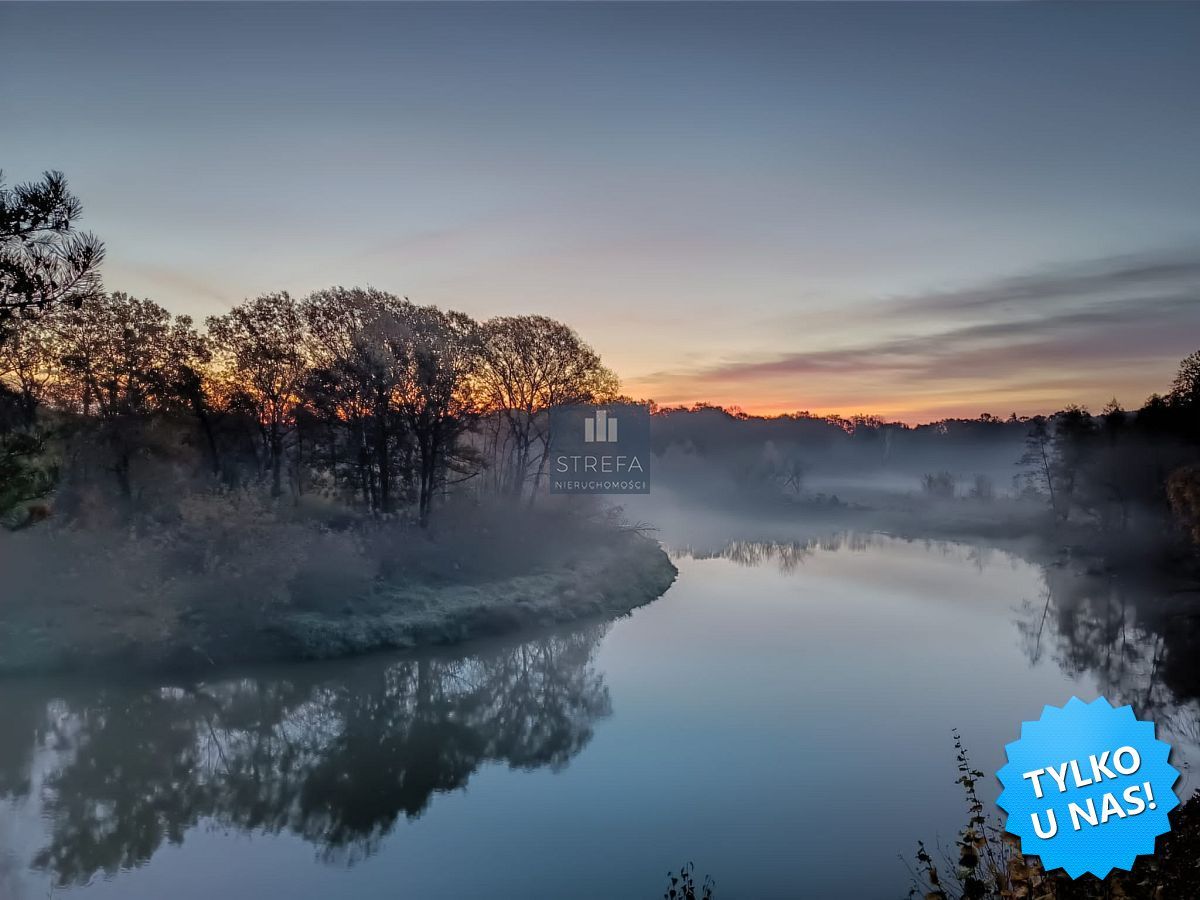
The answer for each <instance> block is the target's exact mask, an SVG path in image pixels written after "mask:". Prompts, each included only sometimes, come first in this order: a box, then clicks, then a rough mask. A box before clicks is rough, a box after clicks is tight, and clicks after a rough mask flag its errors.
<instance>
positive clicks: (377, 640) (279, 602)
mask: <svg viewBox="0 0 1200 900" xmlns="http://www.w3.org/2000/svg"><path fill="white" fill-rule="evenodd" d="M338 515H340V514H339V513H337V511H336V510H331V509H323V508H321V507H320V506H319V504H318V505H313V504H310V505H308V506H304V507H296V506H293V505H290V504H270V503H265V502H263V501H262V500H261V499H260V498H258V497H257V496H255V495H252V494H229V493H222V494H212V495H204V496H197V497H192V498H189V499H188V500H187V501H186V502H184V503H182V504H181V505H180V512H179V515H178V516H176V517H174V518H173V519H172V520H171V521H159V520H155V521H147V522H142V523H139V524H137V525H133V526H127V527H124V528H121V529H117V528H109V529H97V528H94V527H93V528H90V529H88V530H82V529H78V528H68V527H61V528H60V527H51V526H39V527H37V528H32V529H28V530H25V531H21V532H16V533H7V532H4V533H0V673H3V674H12V673H24V672H47V671H60V670H70V669H74V670H79V669H92V668H99V667H102V666H108V667H119V668H131V667H132V668H162V669H178V668H208V667H212V666H214V665H224V664H229V663H237V662H252V661H260V660H281V659H317V658H331V657H336V656H345V655H350V654H355V653H364V652H369V651H373V650H381V649H388V648H405V647H414V646H419V645H427V644H446V643H451V642H455V641H461V640H466V639H469V638H473V637H481V636H486V635H493V634H500V633H505V632H509V631H514V630H516V629H519V628H523V627H527V626H540V625H547V624H553V623H559V622H566V621H573V620H578V619H585V618H590V617H596V616H613V615H620V614H624V613H627V612H629V611H630V610H631V609H633V608H635V607H637V606H641V605H643V604H645V603H648V602H650V601H651V600H654V599H655V598H656V597H658V596H659V595H661V594H662V593H663V592H664V591H665V590H666V589H667V588H668V587H669V586H670V584H671V582H672V581H673V580H674V577H675V568H674V566H673V565H672V564H671V562H670V560H669V559H668V558H667V555H666V554H665V553H664V552H663V551H662V549H661V548H660V547H659V546H658V543H657V542H656V541H654V540H652V539H650V538H649V537H646V536H645V535H644V534H642V533H640V532H639V531H638V530H636V529H629V528H627V527H625V526H624V525H622V524H621V523H620V522H619V521H618V520H616V519H613V518H611V517H608V516H604V515H600V514H598V513H597V512H596V511H595V510H591V511H581V510H579V509H572V508H566V507H549V506H548V507H547V508H544V509H536V510H529V509H521V510H519V511H514V510H512V509H502V508H499V507H479V506H470V507H467V506H464V507H463V508H461V509H457V510H449V511H447V513H446V514H445V515H444V516H442V517H441V518H442V521H441V523H440V524H439V525H438V526H437V527H436V528H428V529H422V528H417V527H415V526H413V525H411V524H406V523H402V522H397V521H376V520H351V521H345V520H342V519H340V518H339V517H338Z"/></svg>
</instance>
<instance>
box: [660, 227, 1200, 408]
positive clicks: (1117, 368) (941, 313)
mask: <svg viewBox="0 0 1200 900" xmlns="http://www.w3.org/2000/svg"><path fill="white" fill-rule="evenodd" d="M850 315H853V314H850ZM860 327H861V328H862V330H863V331H867V330H868V329H869V331H870V333H872V335H873V337H871V338H870V339H866V340H863V341H860V342H855V341H853V340H852V339H851V340H848V341H846V340H843V342H842V343H840V345H838V346H833V347H829V346H826V347H812V348H804V349H798V350H793V351H790V352H786V353H778V354H760V355H757V356H744V357H740V358H733V359H729V360H725V361H721V362H718V363H715V364H711V365H707V366H701V367H697V368H695V369H693V370H691V371H687V372H684V371H675V372H659V373H656V374H654V375H649V376H646V377H644V378H642V379H638V380H637V382H638V383H639V384H641V385H644V386H646V387H647V388H649V389H653V388H654V387H655V386H658V385H661V386H662V388H663V390H662V391H661V393H662V394H663V395H664V396H665V395H668V394H669V395H672V396H677V397H678V396H682V395H687V394H692V395H693V396H694V397H695V398H696V399H701V398H706V397H707V398H714V399H715V398H716V397H722V398H729V397H731V396H735V397H741V398H742V399H741V400H739V401H737V402H740V403H741V404H742V405H744V406H746V407H748V408H754V407H755V405H756V401H757V400H758V398H761V397H764V396H771V397H774V398H779V397H780V396H788V397H791V398H794V399H793V400H792V401H791V403H790V404H785V405H791V406H792V408H799V407H805V406H811V407H813V408H821V407H823V406H825V405H826V403H825V400H826V398H830V397H837V398H843V399H844V398H846V397H854V398H859V400H860V401H861V402H860V403H859V404H858V405H861V406H867V405H870V404H871V403H872V402H877V403H878V405H879V406H881V407H882V406H884V405H886V406H889V407H892V408H896V407H897V405H899V406H903V405H904V401H903V400H898V399H897V397H898V396H899V397H903V396H904V395H906V394H907V395H909V396H910V397H913V398H916V397H917V396H918V395H919V396H920V397H922V398H923V400H921V401H920V402H921V403H924V404H932V403H934V402H935V401H936V398H937V396H938V395H939V394H941V395H942V396H945V397H950V396H956V397H960V396H962V395H963V394H964V392H971V393H974V394H977V395H978V396H980V397H981V398H982V397H984V396H996V395H997V394H1000V395H1003V394H1004V393H1005V391H1011V393H1012V401H1013V403H1014V405H1017V406H1021V405H1022V404H1024V405H1028V404H1029V403H1034V402H1041V403H1044V402H1046V398H1047V396H1050V395H1052V396H1053V397H1057V398H1063V399H1065V400H1071V401H1078V402H1089V401H1092V402H1094V401H1095V398H1094V397H1093V396H1092V395H1093V394H1095V395H1096V396H1100V395H1103V396H1104V397H1105V398H1107V397H1108V396H1109V395H1111V394H1112V393H1113V392H1114V391H1116V392H1122V393H1125V394H1126V395H1127V396H1130V397H1131V399H1133V400H1140V399H1142V397H1141V396H1137V394H1138V393H1142V394H1143V395H1144V392H1148V390H1149V389H1154V388H1155V387H1157V388H1161V387H1163V386H1165V384H1162V383H1160V382H1163V381H1164V379H1165V378H1166V377H1167V374H1168V373H1169V371H1170V370H1171V369H1172V368H1173V366H1174V364H1175V362H1176V361H1177V360H1178V358H1179V356H1180V355H1182V354H1183V353H1186V352H1190V351H1191V350H1194V349H1196V348H1195V346H1193V345H1194V344H1195V343H1197V339H1198V337H1200V249H1198V250H1195V251H1188V252H1177V253H1173V254H1170V255H1165V254H1164V255H1160V256H1156V257H1135V256H1122V257H1113V258H1109V259H1103V260H1094V261H1090V262H1086V263H1078V264H1071V265H1064V266H1060V267H1056V268H1055V269H1053V270H1047V271H1044V272H1040V273H1033V274H1024V275H1020V276H1015V277H1012V278H1005V279H1000V280H997V281H994V282H991V283H984V284H979V285H975V286H971V287H968V288H965V289H962V290H956V291H946V292H930V293H926V294H921V295H912V296H905V297H897V298H890V299H888V300H886V301H881V302H879V303H877V304H875V305H873V306H872V307H871V311H870V313H869V314H859V315H858V316H855V317H854V321H851V322H848V323H847V328H848V330H849V332H848V333H850V334H852V333H853V331H854V330H858V329H859V328H860ZM845 333H846V332H844V334H845ZM809 340H811V338H809ZM726 402H728V399H726ZM916 402H917V401H915V399H914V403H916ZM777 403H778V400H775V401H772V403H771V404H770V405H777Z"/></svg>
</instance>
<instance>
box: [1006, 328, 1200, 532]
mask: <svg viewBox="0 0 1200 900" xmlns="http://www.w3.org/2000/svg"><path fill="white" fill-rule="evenodd" d="M1198 463H1200V352H1197V353H1193V354H1192V355H1191V356H1189V357H1187V358H1186V359H1184V360H1183V361H1182V363H1181V364H1180V367H1179V371H1178V374H1177V375H1176V377H1175V380H1174V383H1173V384H1172V386H1171V388H1170V390H1169V391H1168V392H1167V393H1166V394H1154V395H1153V396H1151V397H1150V398H1149V399H1148V400H1147V401H1146V402H1145V404H1143V405H1142V407H1141V408H1140V409H1137V410H1132V411H1129V410H1125V409H1123V408H1122V407H1121V405H1120V404H1119V403H1118V402H1117V401H1116V400H1115V399H1114V400H1112V401H1111V402H1110V403H1109V404H1108V405H1107V406H1106V407H1105V408H1104V409H1103V410H1102V411H1101V412H1100V413H1099V414H1092V413H1091V412H1089V411H1088V410H1087V409H1085V408H1083V407H1079V406H1072V407H1069V408H1067V409H1065V410H1062V411H1060V412H1057V413H1055V414H1054V415H1053V416H1048V417H1041V416H1039V417H1037V418H1036V419H1033V420H1032V421H1031V423H1030V429H1029V435H1028V437H1027V439H1026V449H1025V452H1024V454H1023V455H1022V457H1021V459H1020V465H1021V467H1022V473H1023V476H1024V479H1025V483H1026V484H1027V486H1028V487H1029V489H1031V490H1033V491H1036V492H1037V493H1038V494H1040V495H1042V496H1044V497H1045V499H1046V501H1047V504H1048V506H1049V509H1050V511H1051V512H1052V514H1053V515H1054V517H1055V518H1056V519H1058V520H1060V521H1061V522H1064V523H1066V522H1069V521H1082V522H1086V523H1091V524H1096V525H1098V526H1100V527H1102V528H1104V529H1105V530H1111V531H1124V530H1125V529H1126V528H1128V527H1129V525H1130V522H1131V519H1132V518H1133V517H1134V515H1135V514H1136V513H1137V512H1139V511H1149V512H1150V513H1152V514H1154V515H1158V516H1160V517H1163V518H1166V516H1167V514H1168V512H1170V513H1173V515H1174V517H1175V519H1176V520H1177V521H1179V522H1180V523H1182V524H1183V525H1184V526H1185V527H1186V528H1188V529H1189V530H1190V531H1191V533H1192V536H1193V538H1195V539H1196V540H1197V542H1198V543H1200V465H1198Z"/></svg>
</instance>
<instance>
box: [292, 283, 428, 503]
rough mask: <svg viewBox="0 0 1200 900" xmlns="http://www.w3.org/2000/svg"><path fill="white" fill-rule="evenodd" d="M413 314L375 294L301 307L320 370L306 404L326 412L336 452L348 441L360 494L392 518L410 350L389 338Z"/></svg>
mask: <svg viewBox="0 0 1200 900" xmlns="http://www.w3.org/2000/svg"><path fill="white" fill-rule="evenodd" d="M411 309H412V304H410V303H408V301H406V300H402V299H400V298H399V297H396V296H395V295H393V294H388V293H384V292H383V291H377V290H374V289H372V288H365V289H364V288H342V287H337V288H331V289H329V290H324V291H318V292H316V293H314V294H312V295H311V296H310V297H308V298H307V299H306V300H305V301H304V302H303V303H302V304H301V312H302V314H303V316H304V320H305V324H306V327H307V335H308V342H309V348H310V350H309V354H310V356H311V358H312V361H313V365H314V369H313V374H312V377H311V378H310V380H309V382H308V384H307V385H306V397H307V399H308V400H309V401H310V404H311V405H312V407H313V408H314V410H316V409H318V408H319V409H320V410H322V411H323V415H322V416H321V418H322V419H323V420H324V422H325V424H326V426H327V427H328V429H329V431H330V432H331V439H332V440H333V441H334V442H335V446H334V448H333V449H334V450H335V451H336V440H337V432H338V431H344V432H345V433H346V436H347V439H348V440H347V445H348V446H347V451H348V452H347V455H348V456H349V457H350V459H351V460H352V463H351V466H352V469H353V472H354V475H355V480H356V482H357V485H356V487H357V488H358V489H359V490H360V491H361V493H362V495H363V499H364V500H365V501H367V502H368V503H369V504H370V506H371V507H372V508H373V509H375V510H378V511H380V512H384V513H386V512H390V511H391V510H392V506H393V499H392V493H393V491H392V488H393V481H394V476H393V468H394V467H393V456H394V454H395V452H396V449H397V447H398V446H399V445H400V444H401V439H402V435H401V434H400V431H401V427H402V426H401V421H400V414H399V410H398V407H397V389H398V387H399V382H400V380H401V379H402V377H403V365H404V363H403V360H404V350H403V348H398V347H397V345H396V342H395V341H393V340H390V339H389V335H391V334H393V333H394V332H395V331H396V325H395V323H397V322H400V321H403V320H404V319H405V318H406V317H407V316H408V315H409V310H411ZM334 468H336V464H335V465H334Z"/></svg>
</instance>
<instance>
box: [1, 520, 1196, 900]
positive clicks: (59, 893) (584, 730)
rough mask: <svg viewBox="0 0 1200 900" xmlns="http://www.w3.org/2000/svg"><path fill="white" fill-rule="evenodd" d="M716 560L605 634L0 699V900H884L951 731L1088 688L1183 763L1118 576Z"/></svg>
mask: <svg viewBox="0 0 1200 900" xmlns="http://www.w3.org/2000/svg"><path fill="white" fill-rule="evenodd" d="M717 531H718V532H719V531H720V529H717ZM725 534H726V535H727V536H728V537H732V535H729V534H728V531H726V532H725ZM711 537H712V535H711V534H709V535H708V537H707V538H706V540H705V542H704V543H705V546H703V547H693V548H692V549H690V550H689V549H686V548H684V547H682V546H676V547H675V550H674V553H675V555H676V562H677V564H678V566H679V569H680V576H679V579H678V581H677V582H676V584H675V585H674V587H672V588H671V590H670V591H669V592H668V593H667V594H666V595H665V596H664V597H663V598H662V599H660V600H659V601H657V602H655V603H654V604H652V605H650V606H648V607H644V608H642V609H639V610H637V611H636V612H635V613H634V614H633V615H631V616H629V617H627V618H624V619H621V620H619V621H616V622H613V623H591V624H587V625H584V626H579V627H574V628H569V629H565V630H561V631H555V632H548V633H544V634H536V635H528V634H527V635H521V636H519V637H517V638H515V639H509V640H497V641H489V642H479V643H474V644H470V645H467V646H463V647H460V648H457V649H456V650H452V651H439V652H431V653H420V654H397V655H384V656H374V657H369V658H364V659H357V660H351V661H344V662H334V663H322V664H311V663H310V664H303V665H290V666H272V667H261V668H256V669H250V670H244V671H238V672H232V673H226V674H223V675H221V676H220V677H215V678H213V679H211V680H208V681H204V682H195V681H190V682H181V681H178V680H173V681H163V680H158V681H144V680H139V681H129V680H114V681H110V682H105V681H104V680H98V679H95V678H93V679H88V680H78V679H70V680H53V681H50V680H23V681H10V682H5V683H3V685H0V721H2V722H3V723H4V727H3V728H2V729H0V797H2V798H3V800H2V802H0V848H2V849H0V897H3V898H9V897H13V898H20V900H28V898H44V897H46V896H47V893H48V891H49V890H50V889H51V888H52V887H53V888H54V896H55V897H80V898H85V900H104V898H120V900H161V898H164V897H171V898H178V900H189V898H197V900H200V898H203V900H210V898H213V897H222V898H224V900H243V898H245V900H250V898H255V900H258V898H264V897H280V898H289V900H301V898H313V900H316V898H322V900H325V898H330V897H353V898H356V900H373V898H381V900H382V898H423V900H425V898H461V897H467V896H487V897H491V898H496V897H499V898H528V897H571V898H592V897H594V898H606V900H611V898H626V897H628V898H638V897H646V898H654V897H658V896H661V894H662V887H663V880H664V879H663V875H664V873H665V872H666V870H667V869H668V868H669V867H672V866H678V865H679V864H680V863H682V862H684V861H686V860H694V861H695V863H696V867H697V870H698V871H700V872H707V873H711V874H712V875H713V876H714V877H715V879H716V881H717V884H718V897H719V898H720V900H730V898H763V897H795V896H800V895H803V896H809V897H867V898H870V897H881V898H899V897H902V896H904V895H905V893H906V891H907V887H908V883H907V875H906V871H905V867H904V864H903V862H902V861H901V859H900V858H899V857H900V856H901V855H909V856H911V851H912V850H913V848H914V846H915V842H916V840H917V839H918V838H921V839H924V840H926V841H927V842H933V841H936V840H938V839H940V840H941V841H942V842H943V843H947V844H948V843H951V842H952V841H953V837H954V834H955V831H956V830H957V829H958V828H959V827H961V825H962V824H963V821H964V818H965V815H964V806H963V802H962V798H961V795H960V794H959V792H958V788H957V786H956V785H955V784H954V777H955V775H956V772H955V768H954V749H953V745H952V742H951V736H950V735H951V729H952V728H957V729H959V731H961V733H962V735H963V737H964V740H965V741H966V743H967V745H968V747H969V749H970V750H971V752H972V754H973V756H974V761H975V762H976V763H977V764H978V766H979V767H980V768H982V769H984V770H985V771H988V772H993V771H995V769H996V768H998V767H999V766H1000V765H1001V764H1002V762H1003V746H1004V744H1005V743H1006V742H1008V741H1011V740H1013V739H1015V737H1016V736H1017V733H1018V730H1019V725H1020V722H1021V720H1022V719H1029V718H1035V717H1036V716H1037V715H1039V713H1040V711H1041V707H1042V706H1043V705H1044V704H1046V703H1054V704H1061V703H1063V702H1065V701H1066V700H1067V699H1068V698H1069V697H1070V696H1071V695H1073V694H1076V695H1078V696H1080V697H1082V698H1084V699H1092V698H1093V697H1095V696H1097V695H1098V694H1100V693H1104V694H1106V695H1107V696H1109V697H1110V699H1113V700H1114V701H1118V700H1119V701H1121V702H1132V703H1134V704H1135V707H1136V708H1137V709H1138V710H1139V712H1142V713H1143V714H1148V715H1154V716H1155V717H1156V718H1158V720H1159V721H1160V723H1162V725H1161V733H1162V734H1164V735H1165V736H1166V737H1167V739H1169V740H1172V741H1173V742H1175V743H1176V744H1178V745H1179V746H1180V752H1178V753H1177V755H1176V758H1175V761H1176V764H1177V765H1181V764H1185V763H1186V762H1187V761H1188V760H1189V759H1190V758H1192V757H1193V756H1194V755H1195V746H1196V745H1195V735H1196V733H1197V728H1196V724H1195V723H1196V721H1197V715H1196V707H1195V704H1194V702H1193V701H1192V699H1191V698H1192V697H1194V696H1195V694H1194V692H1192V691H1191V690H1190V688H1191V685H1192V683H1193V679H1192V673H1191V672H1190V666H1189V665H1188V663H1187V660H1188V659H1190V658H1192V655H1191V654H1190V653H1185V652H1184V650H1183V649H1180V648H1175V647H1172V646H1170V645H1169V644H1168V642H1167V640H1166V639H1165V638H1164V637H1162V636H1160V634H1159V633H1158V631H1156V630H1155V628H1154V623H1153V619H1152V617H1147V615H1146V614H1145V613H1144V612H1143V610H1144V607H1145V605H1146V602H1147V601H1146V599H1145V598H1140V597H1133V598H1131V597H1129V596H1127V592H1123V591H1122V589H1120V588H1119V587H1118V586H1116V585H1114V584H1113V583H1110V582H1106V581H1096V580H1088V579H1080V578H1077V577H1075V576H1072V575H1070V574H1069V573H1066V572H1065V571H1061V570H1057V569H1053V568H1051V569H1043V568H1042V567H1040V566H1037V565H1034V564H1032V563H1029V562H1026V561H1024V560H1022V559H1020V558H1018V557H1017V556H1014V555H1010V554H1008V553H1005V552H1001V551H998V550H991V549H987V548H980V547H974V546H969V545H962V544H947V543H927V542H910V541H903V540H898V539H895V538H889V537H884V536H879V535H832V536H826V537H824V538H821V539H819V540H809V539H806V540H766V541H763V540H733V539H728V540H716V541H714V540H712V539H711ZM680 544H682V542H680ZM1151 599H1152V598H1151ZM1163 630H1164V631H1165V629H1163ZM1191 787H1192V785H1191V782H1190V775H1189V780H1187V781H1185V782H1184V783H1181V785H1180V786H1179V790H1180V793H1181V794H1186V793H1187V792H1189V791H1190V789H1191ZM985 792H986V795H987V798H988V799H989V800H991V799H992V798H994V796H995V794H996V789H995V782H994V779H991V778H989V779H988V780H987V782H986V784H985Z"/></svg>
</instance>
